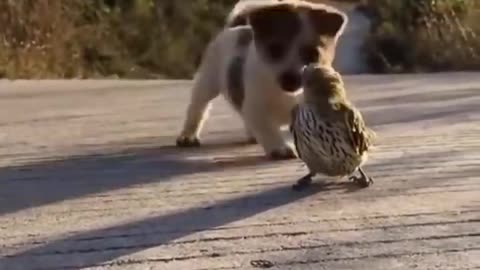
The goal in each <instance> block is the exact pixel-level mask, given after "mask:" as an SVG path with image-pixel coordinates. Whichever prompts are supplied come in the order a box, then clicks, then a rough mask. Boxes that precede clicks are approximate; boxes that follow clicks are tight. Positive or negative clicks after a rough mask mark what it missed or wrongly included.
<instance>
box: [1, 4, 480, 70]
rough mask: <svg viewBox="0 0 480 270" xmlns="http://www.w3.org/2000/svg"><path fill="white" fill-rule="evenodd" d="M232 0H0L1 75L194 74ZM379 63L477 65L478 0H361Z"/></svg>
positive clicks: (369, 48)
mask: <svg viewBox="0 0 480 270" xmlns="http://www.w3.org/2000/svg"><path fill="white" fill-rule="evenodd" d="M236 2H237V0H221V1H219V0H189V1H180V0H41V1H39V0H0V24H1V25H2V27H0V77H8V78H92V77H93V78H98V77H105V76H114V77H122V78H158V77H168V78H191V77H192V75H193V73H194V71H195V69H196V67H197V65H198V62H199V60H200V57H201V55H202V52H203V50H204V48H205V46H206V44H207V43H208V41H209V40H210V39H211V38H212V36H213V35H215V34H216V33H217V32H218V30H219V29H220V28H221V27H222V26H223V24H224V21H225V17H226V15H227V14H228V12H229V11H230V10H231V8H232V7H233V5H234V4H235V3H236ZM359 2H363V9H364V10H365V11H366V12H367V14H369V16H370V17H371V18H372V19H373V20H374V27H373V29H372V32H371V36H370V37H369V38H368V40H366V42H365V52H366V53H367V54H368V56H369V57H368V58H369V63H370V66H371V67H372V70H373V71H375V72H407V71H437V70H452V69H453V70H460V69H478V68H480V60H479V50H480V45H479V43H480V41H479V38H478V36H477V34H478V33H479V32H480V29H479V27H480V17H479V15H480V14H479V13H478V6H479V4H480V3H479V2H480V1H478V0H436V1H435V0H364V1H361V0H360V1H359Z"/></svg>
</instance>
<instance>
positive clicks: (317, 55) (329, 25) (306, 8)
mask: <svg viewBox="0 0 480 270" xmlns="http://www.w3.org/2000/svg"><path fill="white" fill-rule="evenodd" d="M246 2H247V1H246ZM261 2H262V3H260V2H258V3H257V5H250V6H248V4H247V5H245V7H244V8H243V11H242V12H239V13H237V15H239V14H241V15H242V16H236V17H234V19H236V20H237V22H238V21H242V20H240V19H242V18H247V20H246V21H248V24H249V25H250V26H251V27H252V30H253V34H254V35H253V36H254V43H255V47H256V50H257V52H258V54H259V57H261V58H262V60H263V62H264V63H266V64H267V65H268V66H269V68H271V70H272V71H273V72H274V73H275V75H276V76H277V78H278V82H279V84H280V86H281V88H282V89H283V90H285V91H287V92H296V91H297V90H299V89H300V87H301V70H302V67H303V66H305V65H307V64H310V63H321V64H323V65H331V64H332V62H333V59H334V56H335V47H336V43H337V40H338V38H339V36H340V35H341V34H342V32H343V30H344V28H345V25H346V23H347V17H346V15H345V14H344V13H343V12H341V11H339V10H337V9H335V8H333V7H331V6H327V5H323V4H313V3H310V2H305V1H299V0H290V1H289V0H284V1H281V0H276V1H265V0H263V1H261ZM232 21H233V20H232Z"/></svg>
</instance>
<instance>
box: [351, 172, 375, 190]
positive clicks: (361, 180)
mask: <svg viewBox="0 0 480 270" xmlns="http://www.w3.org/2000/svg"><path fill="white" fill-rule="evenodd" d="M348 179H349V180H350V181H352V182H353V183H355V184H357V185H359V186H361V187H362V188H366V187H369V186H370V185H372V184H373V179H372V178H371V177H369V176H366V175H361V176H354V175H353V176H350V177H349V178H348Z"/></svg>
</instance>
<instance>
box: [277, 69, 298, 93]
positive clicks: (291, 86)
mask: <svg viewBox="0 0 480 270" xmlns="http://www.w3.org/2000/svg"><path fill="white" fill-rule="evenodd" d="M278 82H279V84H280V87H281V88H282V89H283V90H284V91H286V92H290V93H293V92H296V91H297V90H299V89H300V87H301V85H302V78H301V74H300V72H294V71H287V72H284V73H282V74H280V76H279V78H278Z"/></svg>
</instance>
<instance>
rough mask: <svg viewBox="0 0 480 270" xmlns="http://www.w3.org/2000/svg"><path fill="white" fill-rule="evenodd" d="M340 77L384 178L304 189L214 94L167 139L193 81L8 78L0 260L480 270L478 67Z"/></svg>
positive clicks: (2, 101) (295, 171)
mask: <svg viewBox="0 0 480 270" xmlns="http://www.w3.org/2000/svg"><path fill="white" fill-rule="evenodd" d="M346 80H347V85H348V86H349V88H350V91H351V92H350V95H351V97H352V99H353V100H354V101H355V102H356V103H357V104H358V106H359V107H360V108H361V109H362V110H363V112H364V114H365V115H366V118H367V121H368V122H369V123H370V124H371V125H373V127H374V129H375V130H376V131H377V133H378V134H379V136H380V140H379V142H378V147H377V149H376V150H375V152H374V153H373V154H372V157H371V159H370V162H369V163H368V166H366V170H367V171H368V172H369V173H370V175H372V176H373V177H374V178H375V179H376V183H375V185H374V186H372V187H371V188H368V189H364V190H357V189H355V187H354V186H352V185H350V184H348V183H346V181H345V182H332V181H331V180H328V179H321V178H320V179H318V181H317V182H316V184H315V186H314V187H313V188H312V189H311V190H310V191H308V192H303V193H294V192H292V191H291V190H290V185H291V184H292V183H294V181H295V180H296V179H297V178H298V177H300V176H302V175H303V174H304V173H305V168H304V167H302V166H301V164H300V162H298V161H286V162H269V161H267V160H265V159H264V158H263V157H262V154H261V151H260V149H259V147H258V146H255V145H253V146H248V145H245V144H243V141H244V139H245V137H244V133H243V131H242V129H241V123H240V122H239V121H238V118H237V117H236V116H235V115H234V114H233V113H232V111H231V110H230V109H229V108H228V107H227V106H225V103H224V102H223V101H222V100H221V99H219V100H218V101H217V102H216V106H215V108H214V111H213V114H212V118H211V119H210V121H209V122H208V123H207V126H206V129H205V133H204V136H203V138H204V141H203V142H204V147H203V148H199V149H196V150H179V149H176V148H175V147H172V146H171V145H172V142H173V141H174V136H175V134H176V133H177V131H178V129H179V127H180V124H181V123H180V122H181V120H182V118H183V115H182V113H183V111H184V108H185V103H186V101H187V99H188V88H189V86H190V82H188V81H184V82H183V81H176V82H173V81H172V82H162V81H35V82H27V81H17V82H7V81H2V82H0V269H2V270H7V269H8V270H11V269H12V270H13V269H22V270H24V269H79V268H83V269H172V270H179V269H180V270H183V269H187V270H190V269H191V270H200V269H205V270H207V269H208V270H220V269H223V270H226V269H261V267H264V268H266V267H271V268H270V269H301V270H302V269H315V270H316V269H379V270H380V269H381V270H384V269H441V270H446V269H454V270H460V269H462V270H465V269H480V74H478V73H477V74H475V73H457V74H435V75H415V76H413V75H398V76H350V77H347V78H346ZM259 260H260V261H259ZM261 260H264V261H263V262H264V264H263V266H262V265H260V264H259V262H262V261H261Z"/></svg>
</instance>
